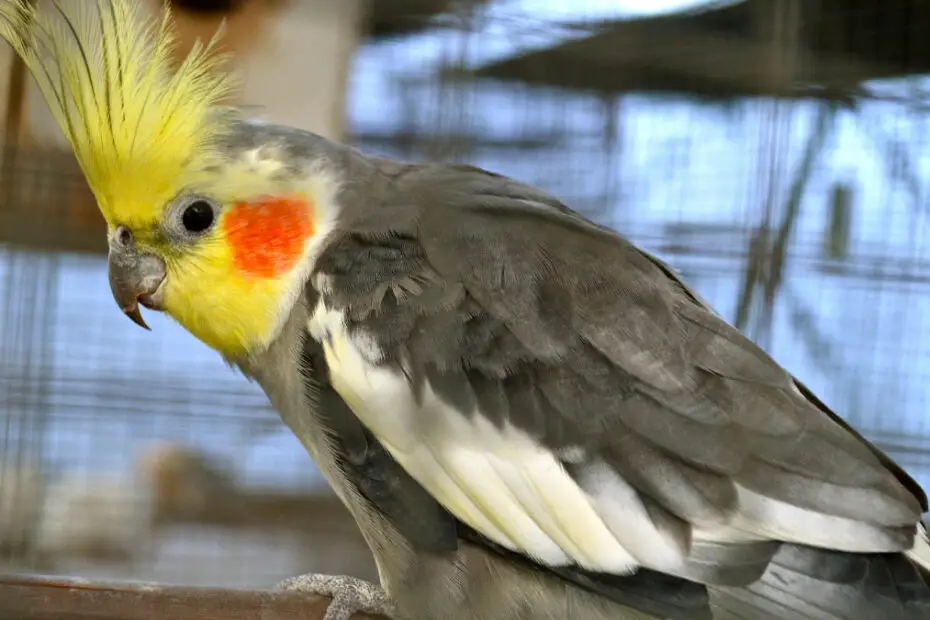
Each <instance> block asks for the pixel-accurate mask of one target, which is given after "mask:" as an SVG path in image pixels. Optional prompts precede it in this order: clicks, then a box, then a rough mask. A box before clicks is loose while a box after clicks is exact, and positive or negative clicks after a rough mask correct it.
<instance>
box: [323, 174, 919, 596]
mask: <svg viewBox="0 0 930 620" xmlns="http://www.w3.org/2000/svg"><path fill="white" fill-rule="evenodd" d="M456 170H457V172H458V173H457V174H450V173H449V168H448V167H424V168H421V169H414V170H413V171H411V172H409V173H408V174H405V175H403V176H402V177H400V178H399V179H398V181H397V183H396V188H395V189H396V192H397V194H396V195H395V196H392V197H390V199H389V200H386V206H384V207H383V208H381V209H370V208H368V209H358V210H357V211H356V212H353V211H351V209H350V210H349V211H347V213H349V216H347V217H348V223H347V224H346V226H345V230H344V231H343V232H342V233H341V236H339V237H337V238H335V239H334V240H332V241H331V243H330V245H329V247H328V249H327V250H326V251H325V252H324V253H323V254H322V255H321V256H320V258H319V260H318V263H317V265H316V268H315V269H316V272H317V274H319V275H321V276H324V277H325V278H324V279H325V282H326V283H328V286H330V287H331V290H329V291H328V293H329V294H328V295H327V301H328V303H332V304H333V305H334V306H336V307H337V308H338V309H340V310H341V311H344V312H345V313H346V317H347V319H346V333H347V336H346V337H347V338H350V339H353V338H354V339H365V340H366V341H369V340H370V341H373V342H374V344H375V348H376V349H377V350H378V351H379V363H380V364H381V366H382V367H383V368H385V369H388V370H389V371H390V372H393V373H394V375H393V376H394V377H395V378H397V380H398V381H406V382H408V383H409V384H410V386H411V387H412V388H413V389H414V390H415V391H416V392H417V393H418V394H419V395H420V396H419V397H418V398H419V400H418V401H416V402H414V401H411V402H410V403H409V406H407V407H406V408H405V410H408V411H409V412H410V415H411V416H412V418H411V419H415V420H416V421H417V425H414V427H413V428H414V429H415V431H416V433H417V434H416V441H417V442H419V443H420V444H422V446H421V448H422V449H424V450H431V451H432V458H433V459H434V464H433V465H429V464H428V463H427V461H426V460H425V459H424V460H422V461H419V462H414V461H413V460H411V459H413V457H412V456H405V455H404V454H403V453H402V451H398V452H396V453H394V452H392V454H394V456H395V458H397V459H398V461H399V462H401V464H402V465H403V466H404V468H405V469H407V470H408V471H410V473H411V474H412V475H413V476H414V477H415V478H417V479H418V481H419V482H420V483H421V484H423V485H424V487H426V488H427V490H429V491H430V492H431V493H432V494H433V495H434V496H435V497H437V498H438V499H440V502H441V503H443V500H442V498H441V497H440V495H442V494H443V493H447V494H448V493H453V492H455V493H462V494H463V495H464V496H466V497H468V498H469V500H470V501H472V502H475V504H476V505H481V504H482V503H483V507H484V508H485V509H486V510H485V511H482V512H484V513H485V515H486V516H487V514H488V513H487V512H486V511H491V512H492V513H493V512H494V511H498V512H499V511H501V510H503V507H504V506H508V507H510V508H509V510H511V512H509V513H508V514H509V517H508V520H507V521H508V524H507V526H509V527H511V528H516V529H515V530H514V531H511V532H509V533H507V532H504V531H503V530H505V529H506V527H505V524H504V523H499V524H497V526H496V529H497V532H492V531H491V530H487V531H483V530H482V529H481V524H479V523H475V522H468V521H467V520H466V522H467V523H468V524H469V525H471V526H472V527H474V528H475V529H477V530H478V531H479V533H481V534H484V535H485V536H488V537H489V538H491V539H492V540H493V539H494V538H495V536H497V540H496V542H498V543H499V544H502V545H503V546H505V547H507V548H509V549H512V550H516V551H518V552H519V551H522V552H524V553H525V554H526V555H528V556H530V557H535V558H536V559H537V560H539V559H540V557H542V556H545V557H543V558H542V560H541V561H542V563H548V564H550V565H551V566H553V567H556V568H559V567H560V566H563V563H564V560H565V558H568V559H569V560H571V561H572V562H574V563H575V564H576V565H577V566H580V567H587V568H592V569H598V568H599V569H600V570H603V571H606V572H610V571H615V572H618V573H622V572H623V568H624V567H625V566H628V562H627V559H628V558H627V557H626V556H624V554H628V556H629V557H630V558H633V559H634V560H635V561H636V563H638V564H639V565H641V566H646V567H649V568H655V569H657V570H663V571H665V572H670V573H673V574H681V575H684V576H688V577H689V578H694V579H695V580H698V581H702V582H704V583H722V584H734V585H742V584H744V583H747V582H748V581H752V580H754V579H757V578H758V577H759V576H760V575H761V574H762V572H763V571H764V570H765V568H766V566H767V565H768V563H769V561H770V560H771V558H772V556H773V554H774V553H775V552H776V550H777V549H778V548H779V543H780V542H782V541H785V542H788V543H797V544H801V545H813V546H819V547H825V548H831V549H837V550H847V551H855V552H893V551H904V550H907V549H908V548H910V546H911V545H912V543H913V540H914V534H915V531H916V523H917V522H918V520H919V517H920V513H921V507H922V506H926V498H925V496H924V495H923V493H922V491H920V489H919V487H918V486H917V485H916V483H914V482H913V480H912V479H910V478H909V477H908V476H907V475H906V474H905V473H904V472H903V471H902V470H901V469H900V468H899V467H898V466H897V465H896V464H894V463H893V462H892V461H891V460H890V459H888V458H887V456H885V455H883V454H882V453H881V452H879V451H878V450H877V449H876V448H874V446H871V444H869V443H868V442H866V441H865V440H864V439H862V438H861V437H860V436H859V435H858V434H856V433H855V432H854V431H852V430H851V429H850V428H849V427H848V426H847V425H846V424H845V423H843V422H842V421H841V420H840V419H839V418H838V417H837V416H836V415H835V414H834V413H832V412H831V411H830V410H829V409H827V408H826V407H825V406H824V405H823V403H821V402H820V401H819V400H817V399H816V397H814V396H813V395H812V394H810V392H809V391H808V390H807V389H806V388H805V387H804V386H802V385H801V384H799V383H798V382H797V381H796V380H795V379H794V378H793V377H792V376H791V375H790V374H788V373H787V372H786V371H785V370H784V369H782V368H781V367H780V366H779V365H778V364H777V363H775V362H774V361H773V360H772V359H771V358H770V357H769V356H768V355H767V354H766V353H765V352H764V351H762V350H761V349H760V348H759V347H757V346H756V345H754V344H753V343H752V342H751V341H749V340H748V339H747V338H745V337H744V336H743V335H742V334H740V333H739V332H738V331H737V330H736V329H735V328H733V327H731V326H730V325H728V324H727V323H726V322H725V321H723V319H721V318H720V317H719V316H718V315H717V314H715V313H714V312H713V311H712V310H711V309H710V308H709V307H708V306H707V305H706V304H704V303H703V302H702V301H701V300H700V299H699V298H698V297H697V296H696V295H694V294H693V293H692V292H691V291H690V290H688V289H687V287H685V285H684V284H682V283H681V282H680V281H679V280H678V279H677V278H676V277H675V276H674V274H673V273H672V271H671V270H670V269H669V268H668V267H667V266H665V265H664V264H662V263H661V262H659V261H658V260H657V259H655V258H654V257H651V256H649V255H647V254H645V253H643V252H641V251H639V250H638V249H637V248H635V247H634V246H632V245H631V244H630V243H628V242H627V241H625V240H624V239H623V238H622V237H620V236H619V235H616V234H614V233H612V232H610V231H607V230H605V229H603V228H601V227H598V226H596V225H593V224H591V223H589V222H587V221H585V220H583V219H582V218H580V217H579V216H577V215H575V214H574V213H572V212H571V211H568V210H567V209H566V208H564V207H562V206H561V205H560V204H558V203H557V202H555V201H553V200H551V199H548V198H546V197H544V195H540V194H538V193H531V192H529V191H528V190H527V193H525V194H524V195H520V191H519V187H520V186H519V185H518V184H514V183H513V182H509V181H506V182H505V181H500V180H499V179H500V177H490V178H489V175H486V174H484V173H481V172H480V171H474V170H472V171H471V173H470V174H469V173H465V172H463V171H462V170H460V169H456ZM352 218H354V219H352ZM373 256H378V257H379V258H378V260H376V261H373V260H372V257H373ZM372 263H376V264H372ZM426 393H432V394H433V395H434V396H435V397H436V398H437V399H438V401H437V402H438V403H439V404H437V403H436V402H434V403H432V404H430V403H429V402H427V401H428V399H426V400H424V399H425V398H426V397H425V396H424V394H426ZM376 413H377V412H371V417H370V420H372V421H375V416H376ZM450 417H452V418H458V419H459V420H460V421H461V422H462V424H463V426H461V428H462V429H465V428H469V429H471V430H470V431H469V432H464V431H462V430H460V429H459V427H457V426H456V427H454V428H453V427H452V426H448V427H442V425H441V424H438V423H437V420H445V419H447V418H450ZM479 420H480V424H481V425H483V426H482V429H484V430H482V432H481V433H478V432H477V431H475V428H477V426H476V424H479ZM366 423H367V422H366ZM469 424H470V425H471V426H468V425H469ZM457 429H458V430H457ZM488 429H490V430H488ZM408 430H409V429H408ZM398 432H400V431H398V430H392V429H391V428H388V427H387V426H384V427H383V428H381V429H380V430H379V429H375V430H374V433H375V435H376V436H378V438H379V439H380V440H382V441H383V442H384V443H385V446H386V447H388V448H389V449H390V446H391V445H392V442H391V441H390V440H388V439H386V437H387V436H389V435H391V434H392V433H398ZM514 437H519V440H520V441H521V442H527V443H526V445H527V446H530V447H532V449H530V448H529V447H526V448H525V449H515V448H513V447H512V443H508V442H509V441H510V440H513V438H514ZM508 438H509V439H508ZM402 440H405V441H408V442H409V441H411V440H412V439H411V438H410V437H406V438H404V437H400V436H398V442H401V441H402ZM505 440H507V441H505ZM544 456H547V457H548V458H550V459H552V462H553V463H554V466H555V467H556V468H557V469H558V472H557V474H551V475H549V474H547V475H542V474H541V473H540V472H542V471H544V470H545V468H546V467H549V464H546V463H545V462H544V461H545V458H544ZM405 458H407V460H406V461H404V459H405ZM436 466H438V467H439V468H441V469H442V470H443V471H445V472H446V473H445V474H444V475H446V476H447V479H446V484H451V485H453V486H454V490H453V489H451V488H443V486H442V485H441V484H439V482H438V479H437V476H438V474H437V475H436V476H434V475H433V474H431V473H430V472H431V470H430V469H429V468H430V467H436ZM437 471H438V470H437ZM547 471H548V470H547ZM568 483H571V485H573V489H571V490H569V489H568V487H567V486H563V485H565V484H568ZM431 485H432V486H431ZM575 490H577V492H578V493H575ZM573 493H574V495H573ZM579 494H580V495H579ZM580 501H584V502H586V505H588V506H590V507H591V510H590V512H587V513H585V512H584V511H579V509H577V508H576V509H575V511H574V512H573V511H572V509H571V508H570V507H569V506H568V504H572V503H573V502H580ZM452 503H455V500H452V499H447V501H446V502H445V503H444V505H445V506H446V508H447V509H449V510H450V511H452V512H453V514H456V516H458V517H459V518H460V519H463V515H462V513H460V512H456V510H455V507H454V506H450V504H452ZM571 518H574V519H582V520H583V519H589V520H590V521H589V526H588V530H591V531H594V530H597V525H596V523H597V522H600V523H601V524H602V525H603V527H604V529H605V531H609V532H611V533H612V537H611V539H609V540H608V539H606V538H604V539H602V541H603V542H602V545H603V546H604V548H610V545H611V544H612V543H611V542H610V541H614V542H617V546H616V550H615V551H614V552H612V553H613V555H612V556H611V557H613V558H614V559H615V560H616V561H615V562H614V563H613V565H612V566H608V564H609V563H610V560H609V559H604V558H603V554H602V555H601V556H600V559H595V555H596V554H595V553H594V552H593V551H592V550H593V549H594V547H593V546H592V545H591V540H593V539H589V540H586V541H585V544H580V543H579V540H578V539H577V537H578V536H579V532H580V531H581V529H582V528H579V527H577V525H572V524H569V523H567V520H569V519H571ZM463 520H465V519H463ZM530 522H532V523H530ZM519 523H523V525H514V524H519ZM534 527H535V528H537V530H539V531H541V532H543V533H545V535H546V536H547V537H548V539H547V540H548V542H551V543H552V544H554V545H556V546H557V547H558V549H559V550H560V551H561V552H562V553H561V554H560V553H556V552H555V550H554V549H551V548H550V549H549V552H542V553H540V552H539V550H540V549H543V547H544V545H542V543H541V541H540V540H539V539H538V538H535V539H534V538H533V536H531V535H530V534H529V533H530V532H534V531H536V530H534V529H533V528H534ZM592 528H593V529H592ZM501 534H503V536H504V538H501V537H500V535H501ZM533 540H535V542H533ZM546 544H548V543H546ZM534 549H535V551H536V553H534ZM620 549H622V551H620ZM547 558H548V561H547ZM559 570H562V568H559Z"/></svg>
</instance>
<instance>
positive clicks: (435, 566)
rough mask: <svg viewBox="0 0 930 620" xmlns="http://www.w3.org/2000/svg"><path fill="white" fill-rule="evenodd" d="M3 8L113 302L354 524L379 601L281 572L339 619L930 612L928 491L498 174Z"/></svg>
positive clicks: (693, 618)
mask: <svg viewBox="0 0 930 620" xmlns="http://www.w3.org/2000/svg"><path fill="white" fill-rule="evenodd" d="M0 2H2V3H0V7H2V8H0V17H2V22H3V25H2V28H0V34H2V36H3V37H4V38H5V39H6V40H7V41H9V42H10V43H11V44H12V46H13V48H14V49H15V50H16V51H17V52H18V53H19V55H20V56H21V57H22V58H23V59H24V60H25V62H26V64H27V66H28V67H29V69H30V70H31V72H32V74H33V75H34V76H35V77H36V79H37V80H38V83H39V84H40V85H41V86H42V89H43V93H44V95H45V98H46V99H47V101H48V103H49V105H50V107H51V109H52V111H53V113H54V115H55V118H56V119H57V121H58V123H59V125H60V126H61V129H62V130H63V132H64V134H65V136H66V137H67V138H68V140H69V141H70V143H71V145H72V147H73V149H74V152H75V155H76V156H77V159H78V161H79V162H80V164H81V166H82V168H83V171H84V173H85V175H86V177H87V181H88V183H89V185H90V187H91V189H92V190H93V192H94V194H95V196H96V198H97V201H98V203H99V207H100V210H101V212H102V214H103V216H104V218H105V219H106V222H107V225H108V231H109V233H108V234H109V243H110V254H109V278H110V284H111V287H112V291H113V295H114V297H115V299H116V301H117V303H118V304H119V306H120V308H122V310H123V311H124V312H125V313H126V314H127V315H128V316H129V317H131V318H132V319H133V320H134V321H136V322H137V323H139V324H140V325H143V326H144V325H145V324H144V322H143V320H142V317H141V314H140V311H139V304H141V305H143V306H145V307H147V308H150V309H153V310H160V311H162V312H166V313H167V314H169V315H170V316H171V317H173V318H174V319H175V320H176V321H178V322H179V323H180V324H181V325H182V326H184V327H185V328H186V329H187V330H188V331H190V333H192V334H193V335H194V336H196V337H197V338H199V339H200V340H201V341H203V342H204V343H206V344H207V345H209V346H210V347H212V348H213V349H215V350H216V351H218V352H219V353H220V354H221V355H222V356H223V357H224V358H225V359H226V360H227V361H228V362H229V363H230V364H232V365H234V366H236V367H238V368H240V369H241V370H242V371H243V373H244V374H246V375H247V376H249V377H251V378H253V379H254V380H256V381H258V383H259V384H260V385H261V386H262V387H263V389H264V390H265V392H266V393H267V395H268V397H269V399H270V400H271V403H272V404H273V405H274V407H275V408H276V409H277V410H278V411H279V412H280V414H281V416H282V418H283V419H284V421H285V422H286V423H287V424H288V425H289V426H290V428H291V429H292V430H293V431H294V433H295V434H296V435H297V436H298V437H299V438H300V440H301V441H302V442H303V444H304V446H305V447H306V449H307V450H308V452H309V453H310V454H311V455H312V457H313V458H314V459H315V460H316V463H317V464H318V466H319V467H320V469H321V471H322V472H323V474H324V475H325V476H326V477H327V479H328V480H329V482H330V483H331V484H332V486H333V488H334V489H335V491H336V493H337V494H338V495H339V497H340V498H341V500H342V501H343V502H344V503H345V504H346V505H347V506H348V508H349V510H350V511H351V512H352V514H353V516H354V518H355V519H356V521H357V522H358V525H359V527H360V529H361V531H362V532H363V534H364V536H365V538H366V541H367V543H368V544H369V546H370V547H371V550H372V552H373V554H374V557H375V559H376V562H377V565H378V570H379V574H380V578H381V584H380V587H379V586H376V585H373V584H368V583H366V582H361V581H358V580H353V579H349V578H345V577H338V576H321V575H313V576H307V577H303V578H297V579H295V580H293V581H291V582H289V583H288V584H287V587H294V588H298V589H301V590H303V591H306V592H316V593H326V594H330V595H332V596H333V597H334V599H333V603H332V604H331V605H330V607H329V611H328V612H327V614H328V615H327V617H328V618H329V619H330V620H345V618H348V616H349V614H350V613H351V612H353V611H356V610H368V611H380V612H383V613H385V614H387V615H390V616H392V617H394V618H397V619H400V620H420V619H428V620H465V619H468V620H543V619H550V620H552V619H571V620H582V619H584V620H588V619H590V620H608V619H609V620H617V619H620V618H626V619H632V618H668V619H674V620H686V619H687V620H702V619H703V620H711V619H713V620H724V619H726V620H732V619H737V618H739V619H744V620H748V619H752V620H795V619H797V618H811V619H816V620H877V619H878V618H881V619H884V620H904V619H908V620H910V619H918V618H928V617H930V587H928V574H930V573H928V566H930V562H928V558H930V553H928V551H930V548H928V543H927V538H926V532H925V530H924V529H923V527H922V526H921V525H919V524H920V518H921V514H922V512H924V511H926V509H927V499H926V497H925V495H924V492H923V491H922V490H921V489H920V487H919V486H918V485H917V484H916V483H915V482H914V480H912V479H911V478H910V477H908V475H907V474H906V473H905V472H904V471H902V469H901V468H900V467H898V465H896V464H895V463H894V462H893V461H892V460H891V459H890V458H888V457H887V456H886V455H885V454H883V453H882V452H880V451H879V450H878V449H876V448H875V447H874V446H872V445H871V444H869V443H868V442H867V441H865V440H864V439H863V438H862V437H860V436H859V435H858V434H857V433H856V432H855V431H854V430H853V429H851V428H850V427H849V426H847V425H846V424H845V423H844V422H843V421H842V420H841V419H840V418H839V417H838V416H837V415H835V414H834V413H833V412H831V411H830V410H829V409H828V408H827V407H826V405H824V404H823V403H822V402H821V401H820V400H818V399H817V397H816V396H815V395H814V394H812V393H811V392H810V391H809V390H808V389H807V388H806V387H805V386H803V385H802V384H801V383H799V382H798V381H797V380H796V379H794V378H793V377H792V376H791V375H790V374H788V373H787V372H786V371H785V370H783V369H782V368H781V367H780V366H779V365H778V364H776V363H775V362H774V361H773V360H772V359H771V358H770V357H769V356H768V355H766V354H765V353H764V352H763V351H761V350H760V349H759V348H757V347H756V346H754V345H753V344H752V343H751V342H750V341H749V340H748V339H746V338H745V337H743V336H742V335H741V334H740V333H739V332H738V331H737V330H736V329H734V328H733V327H731V326H730V325H728V324H727V323H726V322H725V321H724V320H723V319H721V318H720V317H719V316H718V315H717V314H715V313H714V311H713V310H711V309H710V308H709V307H708V306H707V305H706V304H705V303H704V302H702V301H701V300H700V299H699V298H698V296H697V295H695V294H694V293H693V292H692V291H691V290H689V289H688V287H687V286H685V285H684V284H683V283H682V282H681V281H680V280H679V279H678V278H677V277H676V276H675V274H674V273H673V272H672V271H671V270H670V269H669V268H668V267H667V266H666V265H665V264H663V263H662V262H660V261H659V260H657V259H656V258H654V257H652V256H650V255H648V254H646V253H645V252H642V251H640V250H638V249H637V248H636V247H634V246H633V245H631V244H630V243H629V242H628V241H626V240H625V239H624V238H623V237H621V236H620V235H618V234H616V233H615V232H613V231H610V230H607V229H605V228H602V227H599V226H597V225H595V224H592V223H591V222H589V221H587V220H586V219H584V218H583V217H581V216H580V215H578V214H576V213H575V212H573V211H572V210H570V209H569V208H567V207H566V206H564V205H563V204H562V203H561V202H559V201H558V200H557V199H555V198H554V197H552V196H550V195H548V194H547V193H544V192H542V191H540V190H537V189H534V188H532V187H528V186H526V185H523V184H521V183H518V182H516V181H513V180H510V179H508V178H505V177H502V176H499V175H495V174H492V173H489V172H486V171H483V170H480V169H477V168H473V167H468V166H461V165H448V164H425V165H414V164H405V163H400V162H395V161H390V160H387V159H381V158H375V157H370V156H365V155H363V154H360V153H358V152H356V151H355V150H352V149H350V148H346V147H343V146H340V145H338V144H334V143H333V142H330V141H327V140H325V139H323V138H321V137H319V136H316V135H313V134H310V133H307V132H304V131H299V130H296V129H293V128H288V127H279V126H273V125H261V124H255V123H250V122H248V121H247V120H245V119H244V118H242V117H241V116H240V114H239V113H237V111H236V110H235V109H228V108H226V107H224V105H223V101H224V100H225V99H224V97H226V96H227V95H228V94H229V93H231V92H233V88H234V82H233V81H232V79H231V78H230V74H229V73H226V72H224V71H223V70H222V69H221V66H220V64H219V60H220V57H219V56H217V55H216V54H214V52H213V51H212V50H213V48H212V47H210V46H207V47H203V48H196V49H195V50H193V51H192V52H191V55H190V56H188V57H187V59H186V61H185V62H184V63H182V64H181V65H180V66H179V67H176V68H174V67H173V65H172V64H171V62H170V60H169V56H170V54H169V51H170V47H171V41H172V32H173V31H172V27H171V25H170V21H167V18H166V21H164V22H162V23H161V25H160V26H159V25H158V24H157V23H149V22H148V21H146V20H145V19H142V18H141V17H139V16H135V15H134V14H133V10H132V9H131V6H130V5H131V4H132V2H131V1H130V0H95V1H94V2H90V1H89V0H77V2H76V3H75V4H76V6H77V7H78V8H79V9H81V12H79V14H78V15H77V16H71V15H73V14H72V13H66V12H64V11H61V10H55V11H48V12H40V13H38V14H37V13H36V12H35V11H34V10H33V9H31V8H29V7H28V6H27V4H26V3H25V2H23V1H22V0H0ZM56 6H57V3H56ZM91 9H98V10H99V13H98V12H96V11H92V10H91ZM92 26H93V27H92Z"/></svg>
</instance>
